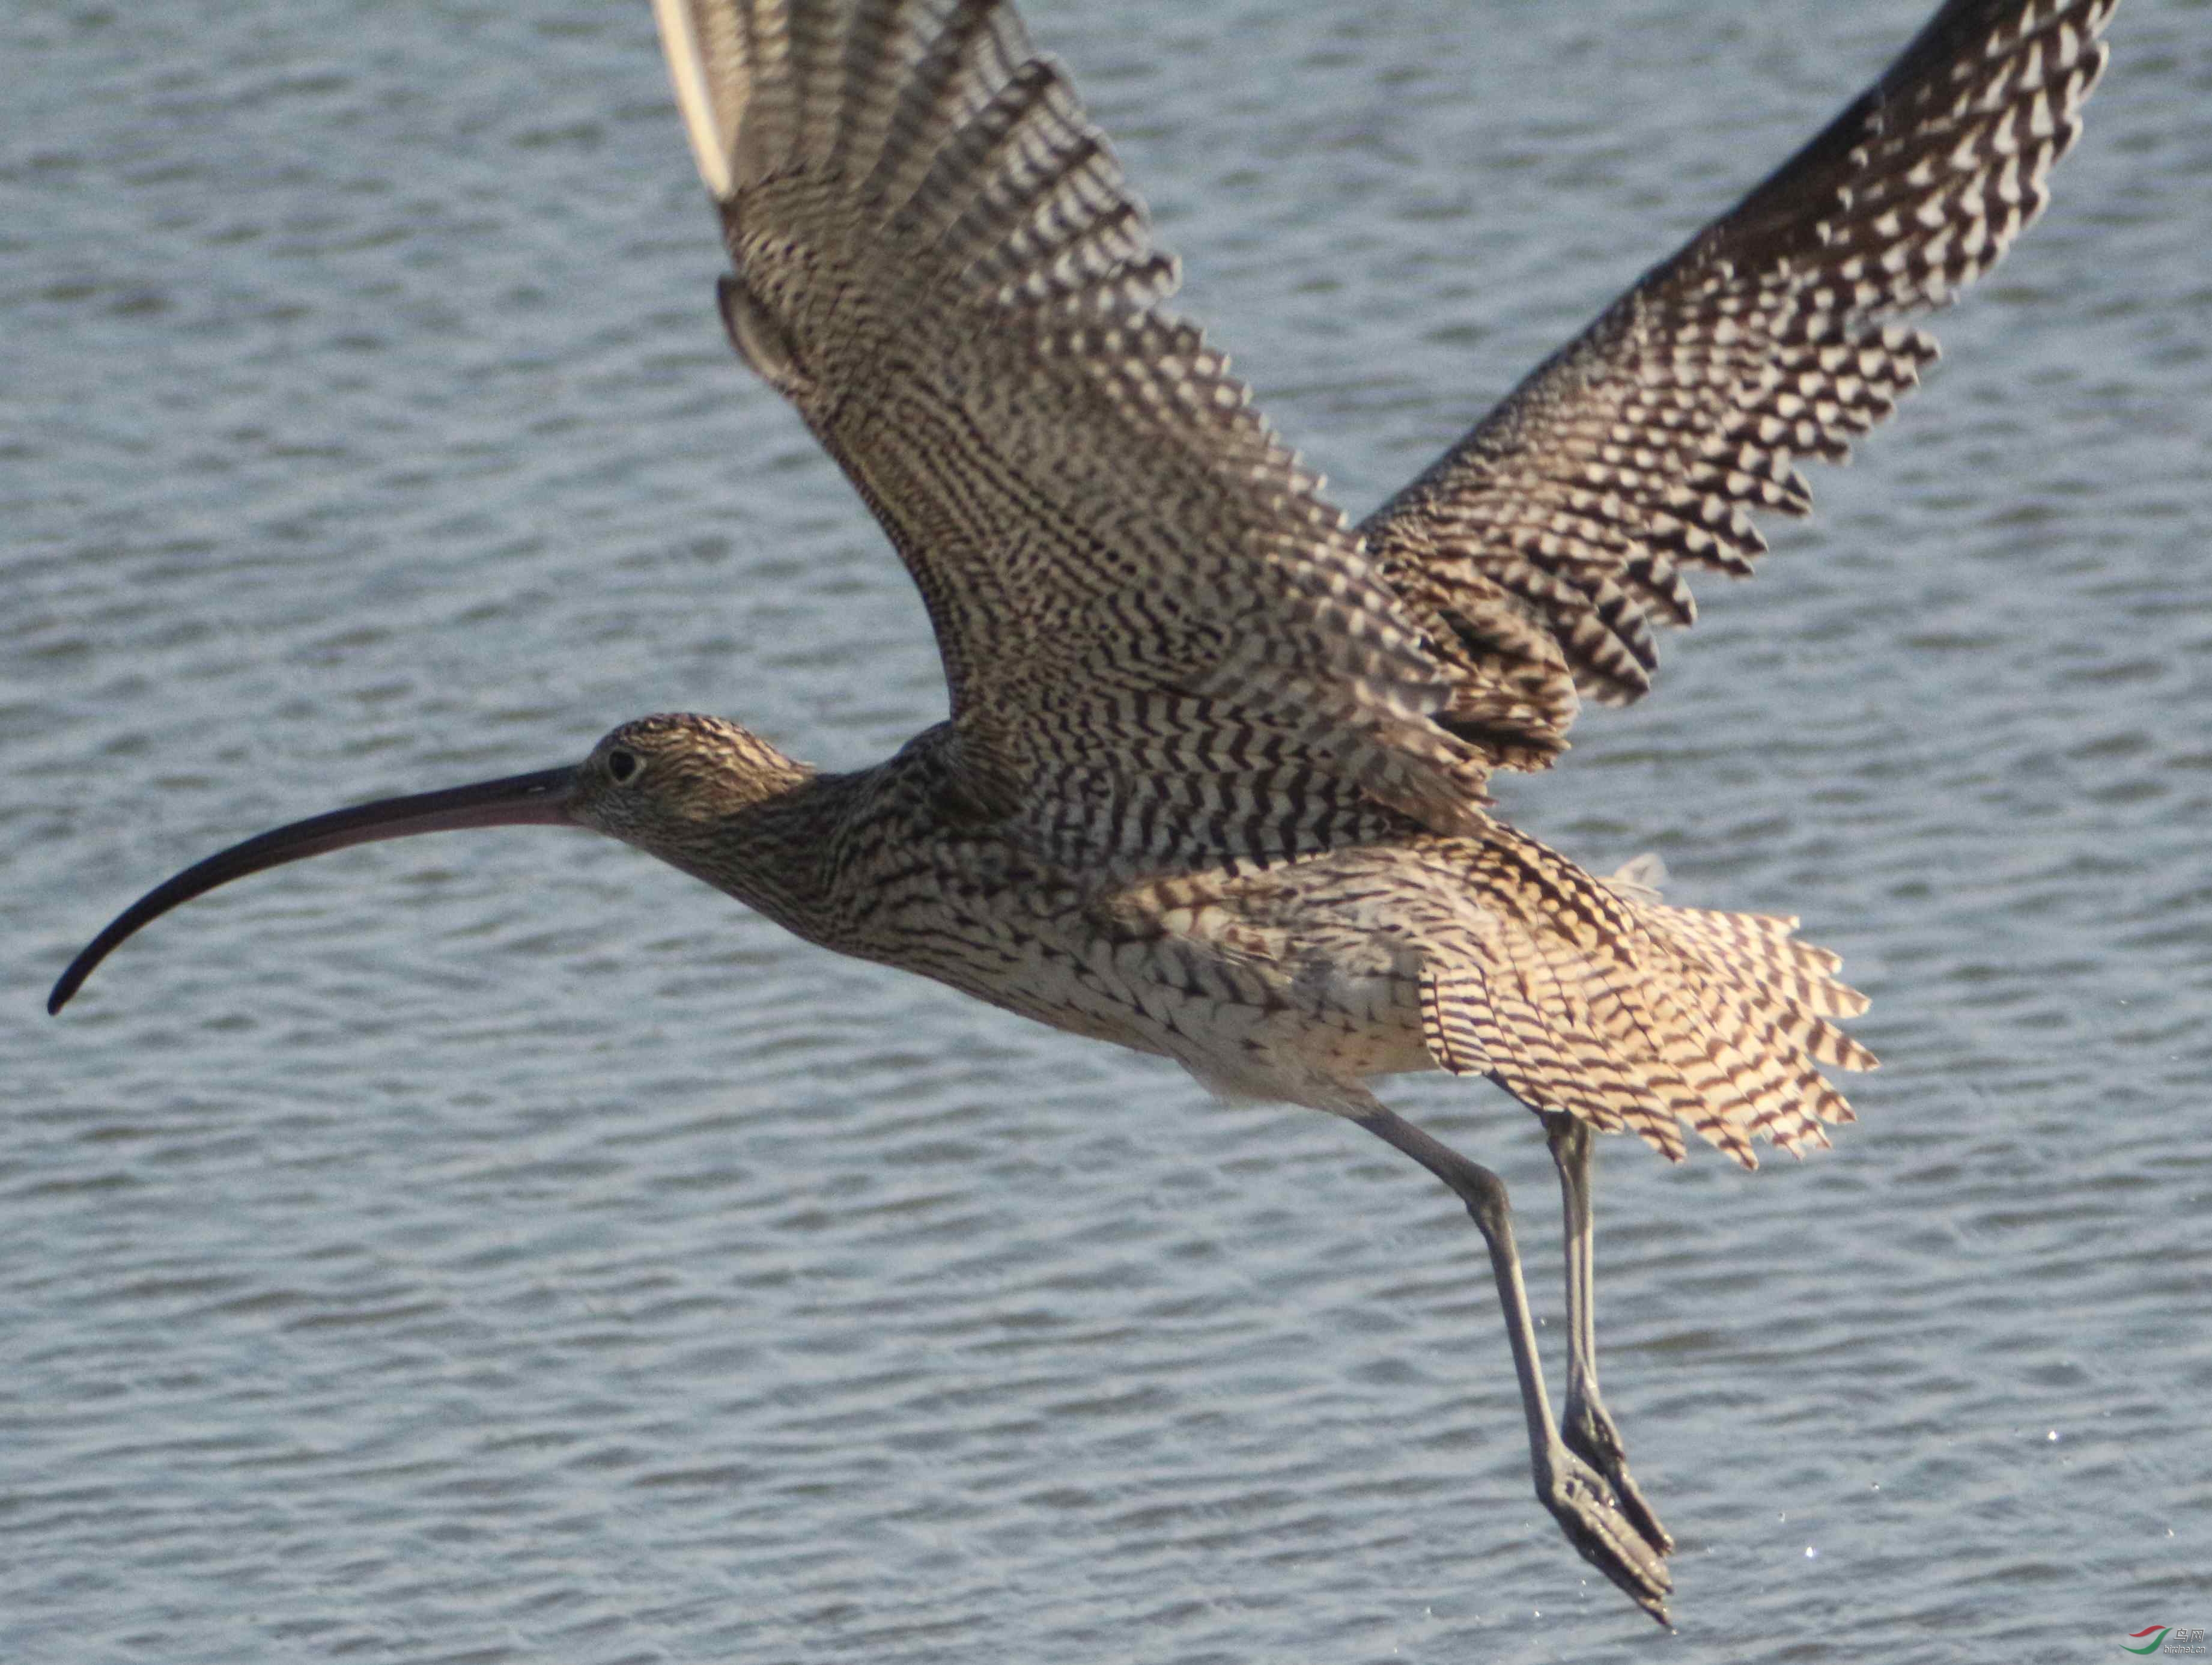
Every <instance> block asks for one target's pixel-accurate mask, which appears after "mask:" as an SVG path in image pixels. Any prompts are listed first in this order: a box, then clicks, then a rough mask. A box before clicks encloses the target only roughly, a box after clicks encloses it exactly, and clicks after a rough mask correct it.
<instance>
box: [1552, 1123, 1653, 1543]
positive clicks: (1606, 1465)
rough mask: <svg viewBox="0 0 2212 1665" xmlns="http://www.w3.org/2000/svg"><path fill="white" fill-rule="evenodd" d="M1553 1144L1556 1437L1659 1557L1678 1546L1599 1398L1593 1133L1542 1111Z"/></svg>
mask: <svg viewBox="0 0 2212 1665" xmlns="http://www.w3.org/2000/svg"><path fill="white" fill-rule="evenodd" d="M1540 1114H1541V1115H1542V1117H1543V1120H1544V1132H1545V1133H1546V1135H1547V1138H1548V1139H1550V1141H1551V1146H1552V1162H1553V1165H1554V1166H1556V1167H1557V1168H1558V1169H1559V1200H1560V1204H1561V1206H1562V1209H1563V1211H1564V1213H1565V1222H1566V1247H1567V1408H1566V1414H1565V1415H1564V1416H1562V1417H1561V1418H1560V1419H1559V1437H1561V1438H1562V1439H1564V1440H1565V1441H1566V1443H1567V1449H1569V1450H1571V1451H1572V1452H1573V1453H1574V1454H1575V1455H1577V1456H1578V1457H1580V1458H1581V1459H1582V1460H1583V1461H1584V1462H1587V1463H1588V1464H1589V1466H1590V1467H1591V1468H1595V1469H1596V1470H1597V1472H1598V1473H1599V1474H1602V1475H1604V1476H1605V1477H1606V1479H1607V1480H1609V1481H1610V1482H1612V1485H1613V1496H1614V1497H1615V1498H1617V1499H1619V1501H1620V1512H1621V1513H1622V1514H1624V1515H1626V1516H1628V1518H1629V1520H1630V1522H1632V1524H1633V1525H1634V1526H1635V1528H1636V1529H1637V1530H1638V1532H1640V1533H1642V1534H1644V1541H1645V1542H1647V1543H1649V1544H1650V1546H1651V1547H1652V1548H1654V1549H1656V1550H1657V1551H1658V1552H1659V1553H1661V1554H1662V1555H1667V1554H1670V1553H1673V1551H1674V1539H1673V1538H1672V1537H1671V1536H1669V1535H1668V1531H1667V1528H1665V1527H1663V1526H1662V1525H1660V1524H1659V1517H1658V1516H1656V1515H1655V1514H1653V1513H1652V1512H1651V1505H1650V1504H1648V1503H1646V1502H1644V1493H1643V1492H1641V1491H1639V1490H1638V1487H1637V1485H1636V1481H1635V1480H1634V1479H1633V1478H1632V1476H1631V1475H1630V1474H1629V1472H1628V1458H1627V1455H1626V1453H1625V1452H1624V1451H1623V1449H1621V1443H1620V1429H1618V1428H1616V1427H1615V1426H1614V1425H1613V1416H1612V1413H1609V1412H1608V1411H1607V1409H1606V1408H1605V1401H1604V1400H1602V1399H1601V1398H1600V1397H1599V1396H1598V1391H1597V1326H1596V1320H1595V1315H1594V1313H1593V1311H1592V1306H1591V1294H1590V1290H1591V1280H1590V1143H1591V1139H1590V1130H1589V1123H1587V1122H1585V1121H1582V1120H1581V1119H1579V1118H1578V1117H1576V1116H1573V1115H1568V1114H1567V1113H1566V1112H1565V1111H1564V1110H1545V1111H1541V1112H1540Z"/></svg>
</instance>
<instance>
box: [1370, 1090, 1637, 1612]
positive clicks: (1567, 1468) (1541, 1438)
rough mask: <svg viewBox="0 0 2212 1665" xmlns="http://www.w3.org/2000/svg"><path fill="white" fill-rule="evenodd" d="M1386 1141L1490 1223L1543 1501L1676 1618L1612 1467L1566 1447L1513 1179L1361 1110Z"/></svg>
mask: <svg viewBox="0 0 2212 1665" xmlns="http://www.w3.org/2000/svg"><path fill="white" fill-rule="evenodd" d="M1358 1122H1359V1125H1360V1126H1361V1127H1364V1128H1366V1129H1367V1131H1368V1132H1369V1133H1373V1134H1374V1135H1375V1136H1376V1138H1377V1139H1382V1140H1383V1142H1384V1143H1386V1144H1388V1145H1394V1146H1395V1147H1396V1148H1397V1149H1399V1150H1401V1151H1403V1152H1405V1153H1406V1154H1407V1156H1409V1157H1411V1158H1413V1160H1414V1161H1416V1162H1418V1163H1419V1164H1421V1166H1422V1167H1424V1168H1425V1169H1427V1170H1429V1171H1430V1172H1431V1173H1432V1174H1434V1175H1435V1176H1437V1178H1438V1179H1440V1180H1442V1181H1443V1182H1444V1183H1445V1184H1446V1185H1448V1186H1449V1187H1450V1188H1452V1191H1453V1194H1455V1195H1456V1196H1457V1197H1458V1198H1459V1200H1461V1201H1462V1202H1463V1203H1465V1204H1466V1205H1467V1212H1468V1213H1469V1214H1471V1215H1473V1216H1474V1223H1475V1224H1476V1225H1478V1226H1480V1228H1481V1229H1482V1236H1483V1239H1484V1241H1485V1242H1486V1243H1488V1244H1489V1245H1490V1268H1491V1271H1492V1273H1493V1274H1494V1275H1495V1276H1496V1278H1497V1280H1498V1303H1499V1305H1500V1306H1501V1307H1502V1308H1503V1309H1504V1316H1505V1335H1506V1339H1507V1340H1509V1341H1510V1342H1511V1343H1512V1344H1513V1368H1514V1370H1515V1371H1516V1374H1518V1376H1520V1378H1521V1407H1522V1411H1523V1412H1524V1413H1526V1414H1527V1416H1528V1455H1529V1464H1530V1468H1532V1470H1533V1471H1534V1477H1535V1482H1536V1498H1537V1501H1538V1502H1540V1503H1541V1504H1543V1505H1544V1507H1545V1508H1547V1509H1548V1510H1551V1511H1552V1517H1553V1519H1554V1520H1556V1521H1558V1522H1559V1527H1560V1529H1561V1530H1563V1531H1564V1532H1565V1534H1567V1541H1568V1542H1570V1543H1571V1544H1572V1545H1574V1547H1576V1548H1577V1549H1578V1550H1580V1551H1581V1552H1582V1554H1583V1559H1585V1560H1587V1561H1589V1563H1590V1565H1593V1566H1595V1567H1596V1568H1597V1569H1598V1571H1601V1572H1602V1573H1604V1574H1605V1576H1606V1577H1608V1578H1610V1579H1612V1580H1613V1583H1616V1584H1618V1585H1620V1588H1621V1589H1623V1590H1624V1591H1626V1593H1627V1595H1628V1596H1629V1598H1630V1599H1631V1600H1632V1601H1634V1602H1635V1603H1636V1604H1637V1605H1638V1607H1642V1608H1643V1609H1644V1612H1646V1613H1650V1615H1651V1616H1652V1617H1653V1618H1654V1619H1657V1620H1658V1621H1659V1622H1660V1623H1661V1624H1662V1625H1663V1624H1665V1623H1666V1622H1667V1607H1666V1601H1667V1595H1668V1592H1669V1591H1670V1590H1672V1589H1674V1579H1673V1578H1672V1577H1670V1576H1669V1575H1668V1571H1667V1563H1666V1560H1665V1559H1664V1556H1663V1554H1662V1552H1661V1551H1659V1550H1657V1549H1656V1548H1655V1547H1653V1546H1652V1544H1651V1542H1650V1540H1648V1538H1647V1536H1646V1534H1644V1532H1643V1531H1642V1530H1641V1529H1640V1528H1638V1525H1637V1523H1636V1522H1635V1520H1634V1519H1633V1518H1632V1516H1628V1515H1626V1514H1625V1513H1624V1512H1623V1511H1622V1510H1621V1508H1620V1503H1619V1501H1618V1499H1617V1498H1615V1496H1614V1494H1613V1488H1612V1487H1611V1486H1609V1485H1608V1484H1607V1481H1606V1480H1605V1478H1604V1476H1603V1475H1601V1474H1599V1473H1598V1471H1597V1470H1595V1468H1591V1467H1590V1466H1589V1464H1588V1463H1586V1462H1584V1461H1583V1459H1582V1458H1580V1457H1578V1456H1577V1455H1575V1454H1574V1453H1573V1452H1572V1451H1571V1450H1570V1449H1567V1445H1566V1443H1565V1441H1564V1440H1562V1439H1561V1438H1560V1437H1559V1427H1558V1425H1557V1424H1555V1423H1554V1422H1553V1420H1552V1406H1551V1401H1550V1400H1549V1399H1547V1397H1546V1395H1545V1393H1544V1372H1543V1367H1542V1365H1541V1364H1539V1363H1538V1361H1537V1358H1536V1327H1535V1323H1534V1320H1532V1319H1531V1318H1530V1316H1529V1315H1528V1290H1527V1289H1526V1288H1525V1287H1524V1286H1523V1285H1522V1281H1521V1257H1520V1255H1518V1253H1516V1250H1515V1249H1514V1247H1513V1212H1512V1208H1511V1206H1510V1204H1509V1203H1508V1201H1507V1200H1506V1196H1505V1182H1504V1181H1503V1180H1501V1179H1500V1178H1498V1176H1497V1175H1495V1174H1493V1173H1492V1172H1491V1171H1490V1170H1488V1169H1487V1168H1484V1167H1480V1166H1479V1165H1477V1164H1474V1163H1472V1162H1469V1161H1468V1159H1467V1158H1465V1157H1463V1156H1462V1155H1460V1154H1459V1152H1456V1151H1454V1150H1452V1149H1450V1148H1449V1147H1448V1146H1446V1145H1443V1144H1441V1143H1439V1142H1438V1141H1437V1139H1434V1138H1432V1137H1431V1136H1430V1135H1429V1134H1428V1133H1425V1132H1423V1131H1422V1130H1421V1129H1420V1128H1419V1127H1415V1126H1414V1125H1413V1123H1412V1122H1410V1121H1406V1120H1405V1119H1404V1118H1403V1117H1401V1116H1397V1115H1392V1114H1391V1113H1390V1112H1389V1110H1386V1109H1382V1108H1381V1107H1379V1106H1378V1107H1376V1109H1373V1110H1371V1111H1370V1112H1368V1113H1367V1114H1365V1115H1361V1116H1359V1117H1358Z"/></svg>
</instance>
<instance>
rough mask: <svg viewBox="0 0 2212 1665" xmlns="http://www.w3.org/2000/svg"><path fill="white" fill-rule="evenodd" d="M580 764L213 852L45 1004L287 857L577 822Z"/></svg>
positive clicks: (121, 924) (146, 899) (353, 812)
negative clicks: (238, 881) (203, 900)
mask: <svg viewBox="0 0 2212 1665" xmlns="http://www.w3.org/2000/svg"><path fill="white" fill-rule="evenodd" d="M579 775H580V770H579V769H577V768H576V766H574V765H573V764H572V765H570V766H568V767H567V768H565V769H540V770H538V772H537V773H536V774H534V775H508V776H507V777H506V778H505V779H503V780H499V781H478V782H477V784H476V785H475V786H472V787H448V788H447V790H446V791H444V792H424V793H415V794H414V795H413V796H411V797H407V798H384V799H378V800H377V801H376V802H375V803H374V804H360V805H356V806H355V807H353V808H352V809H349V810H334V811H331V813H330V814H328V815H318V816H315V817H312V818H311V819H308V820H306V821H295V822H293V823H291V825H289V826H288V827H278V828H276V829H273V830H271V831H269V832H265V833H263V834H261V835H260V836H258V837H255V838H249V839H247V840H246V842H244V843H243V844H234V845H232V846H231V847H230V848H228V849H227V850H223V851H221V852H219V853H217V854H214V855H211V856H210V857H209V858H208V859H207V860H204V861H203V862H200V863H199V864H198V865H197V866H191V867H187V868H185V871H184V872H181V873H179V874H178V875H177V876H176V877H175V878H173V879H170V880H169V881H168V882H167V884H158V885H156V886H155V887H154V889H152V890H149V891H147V892H146V894H145V895H144V896H141V897H139V898H138V900H137V901H136V902H132V903H131V905H130V907H128V908H125V909H124V910H123V912H122V913H121V914H119V915H117V916H116V918H115V920H114V921H112V923H111V924H110V925H109V926H108V927H107V928H106V930H105V931H102V932H101V933H100V934H99V935H98V936H96V937H94V939H92V940H91V942H89V943H88V944H87V945H85V950H84V951H83V952H82V953H81V954H79V955H78V956H77V957H76V958H75V959H73V960H71V961H70V967H69V969H68V970H66V971H64V972H63V973H62V975H61V980H60V981H58V982H57V983H55V984H54V992H53V993H52V994H49V995H48V996H46V1010H47V1011H48V1012H59V1011H60V1010H61V1009H62V1008H63V1007H64V1006H66V1005H68V1004H69V1000H70V996H71V995H73V994H76V992H77V990H78V989H79V988H81V987H83V984H84V980H85V979H86V978H87V977H89V976H90V975H92V970H93V968H94V966H96V965H98V964H99V963H100V962H101V961H102V960H104V959H106V957H108V956H109V955H110V954H112V953H113V952H114V951H115V950H116V948H117V947H118V945H120V944H121V943H122V942H123V941H124V939H125V938H127V937H129V936H131V935H132V934H133V933H136V932H137V931H138V930H139V929H140V928H142V927H144V926H147V925H150V924H151V923H153V921H155V920H157V919H159V918H161V915H164V914H166V913H167V912H168V911H169V909H171V908H174V907H177V906H178V905H179V904H180V903H183V902H190V901H191V899H192V898H193V897H194V896H204V895H205V894H206V893H207V892H208V891H210V890H214V889H215V887H216V885H218V884H229V883H230V881H231V880H233V879H234V878H245V877H246V875H247V874H248V873H258V872H263V871H264V870H265V869H267V868H270V867H281V866H283V865H284V864H285V863H286V862H288V861H304V860H307V858H308V857H309V856H311V855H322V854H325V853H327V852H329V851H331V850H343V849H344V848H347V847H348V846H349V845H353V844H374V843H375V842H378V841H379V840H380V839H386V838H412V837H414V836H416V834H417V833H434V832H458V831H459V830H461V829H464V828H468V827H516V826H530V825H534V824H545V825H551V826H572V825H574V824H575V823H574V821H573V820H572V819H571V817H570V816H569V813H568V811H569V805H570V804H571V802H572V801H573V800H574V797H575V792H576V782H577V780H578V778H579Z"/></svg>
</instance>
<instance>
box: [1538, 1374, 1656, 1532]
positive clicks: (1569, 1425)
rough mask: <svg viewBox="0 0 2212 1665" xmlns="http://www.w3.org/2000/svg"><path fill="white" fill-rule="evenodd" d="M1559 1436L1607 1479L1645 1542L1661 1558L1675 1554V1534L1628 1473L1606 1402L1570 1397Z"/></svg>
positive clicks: (1616, 1499) (1624, 1512)
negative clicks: (1645, 1498)
mask: <svg viewBox="0 0 2212 1665" xmlns="http://www.w3.org/2000/svg"><path fill="white" fill-rule="evenodd" d="M1559 1437H1560V1438H1561V1439H1563V1440H1565V1442H1566V1446H1567V1449H1569V1450H1570V1451H1572V1452H1573V1453H1574V1454H1575V1455H1577V1456H1578V1457H1580V1458H1581V1459H1582V1460H1583V1461H1584V1462H1586V1463H1588V1464H1589V1466H1590V1467H1591V1468H1595V1470H1597V1472H1598V1473H1599V1474H1601V1475H1602V1476H1604V1478H1605V1480H1606V1483H1607V1485H1609V1486H1612V1488H1613V1500H1614V1502H1615V1503H1616V1504H1618V1505H1619V1507H1620V1512H1621V1513H1622V1514H1623V1515H1625V1516H1627V1517H1628V1522H1629V1524H1630V1525H1632V1526H1633V1527H1634V1528H1636V1530H1637V1532H1638V1534H1640V1535H1641V1536H1642V1537H1643V1539H1644V1542H1645V1543H1647V1544H1649V1545H1650V1546H1651V1547H1652V1548H1653V1549H1655V1550H1656V1551H1657V1552H1658V1553H1660V1554H1662V1555H1672V1554H1673V1553H1674V1534H1672V1533H1670V1532H1668V1530H1667V1528H1665V1527H1663V1526H1662V1525H1660V1524H1659V1517H1658V1516H1657V1515H1656V1514H1654V1513H1653V1512H1652V1510H1651V1505H1650V1504H1648V1503H1646V1502H1645V1501H1644V1493H1643V1492H1642V1490H1641V1489H1640V1488H1639V1487H1638V1486H1637V1484H1636V1480H1635V1477H1634V1476H1633V1475H1632V1474H1630V1473H1629V1472H1628V1456H1627V1454H1626V1450H1625V1449H1623V1447H1622V1445H1621V1443H1620V1429H1619V1428H1617V1427H1615V1426H1614V1425H1613V1418H1612V1416H1611V1415H1610V1414H1609V1413H1607V1410H1606V1408H1605V1404H1604V1401H1601V1400H1600V1399H1599V1398H1598V1397H1597V1396H1596V1395H1595V1394H1593V1395H1589V1396H1588V1397H1580V1398H1578V1397H1576V1396H1574V1395H1570V1396H1569V1398H1568V1401H1567V1413H1566V1415H1565V1418H1563V1419H1561V1421H1560V1423H1559Z"/></svg>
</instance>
